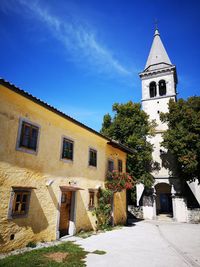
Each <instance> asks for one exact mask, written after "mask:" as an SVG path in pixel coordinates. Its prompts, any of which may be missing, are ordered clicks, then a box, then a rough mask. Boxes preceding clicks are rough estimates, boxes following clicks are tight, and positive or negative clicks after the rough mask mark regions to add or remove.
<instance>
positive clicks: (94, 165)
mask: <svg viewBox="0 0 200 267" xmlns="http://www.w3.org/2000/svg"><path fill="white" fill-rule="evenodd" d="M90 152H95V154H96V158H95V164H93V163H92V162H91V158H90V155H91V154H90ZM88 166H89V167H92V168H97V150H96V149H95V148H92V147H89V156H88Z"/></svg>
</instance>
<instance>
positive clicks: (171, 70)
mask: <svg viewBox="0 0 200 267" xmlns="http://www.w3.org/2000/svg"><path fill="white" fill-rule="evenodd" d="M139 75H140V78H141V81H142V108H143V110H144V111H145V112H146V113H147V114H148V115H149V120H155V121H156V123H157V127H156V135H155V137H153V138H151V143H152V144H153V146H154V152H153V160H154V161H156V162H158V163H160V170H159V171H155V172H154V173H152V174H153V176H154V178H155V179H156V178H157V179H164V178H165V179H168V178H169V170H168V169H167V168H166V167H164V166H163V164H162V160H161V158H160V154H161V153H162V149H163V148H161V147H160V142H162V133H163V131H165V130H166V129H167V125H166V124H165V123H162V122H161V121H160V113H161V112H164V113H165V112H168V102H169V100H170V99H174V101H176V94H177V92H176V85H177V74H176V66H175V65H173V64H172V63H171V61H170V59H169V56H168V54H167V52H166V50H165V47H164V45H163V43H162V40H161V38H160V33H159V31H158V29H156V30H155V33H154V38H153V43H152V46H151V50H150V53H149V56H148V59H147V62H146V66H145V69H144V70H143V71H142V72H141V73H140V74H139Z"/></svg>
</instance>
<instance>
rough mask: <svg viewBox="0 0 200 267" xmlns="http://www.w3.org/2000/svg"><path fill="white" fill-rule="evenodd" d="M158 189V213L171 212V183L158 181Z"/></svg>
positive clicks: (156, 188) (156, 187)
mask: <svg viewBox="0 0 200 267" xmlns="http://www.w3.org/2000/svg"><path fill="white" fill-rule="evenodd" d="M155 190H156V192H155V193H156V213H157V215H159V214H171V215H172V213H173V210H172V196H171V185H169V184H167V183H158V184H156V186H155Z"/></svg>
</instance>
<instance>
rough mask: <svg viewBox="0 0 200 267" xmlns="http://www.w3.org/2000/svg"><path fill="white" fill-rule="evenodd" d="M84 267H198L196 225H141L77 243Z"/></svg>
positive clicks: (199, 247) (199, 245)
mask: <svg viewBox="0 0 200 267" xmlns="http://www.w3.org/2000/svg"><path fill="white" fill-rule="evenodd" d="M76 243H78V244H80V245H81V246H82V247H84V248H85V249H86V250H87V251H89V252H92V251H94V250H97V249H98V250H104V251H106V252H107V253H106V254H105V255H96V254H91V253H90V254H88V256H87V266H88V267H106V266H109V267H112V266H113V267H124V266H128V267H140V266H141V267H146V266H148V267H165V266H166V267H185V266H193V267H200V224H198V225H197V224H180V223H174V222H163V221H162V222H160V221H141V222H138V223H135V225H133V226H131V227H123V228H122V229H119V230H113V231H110V232H106V233H102V234H98V235H94V236H91V237H89V238H86V239H83V240H79V241H77V242H76Z"/></svg>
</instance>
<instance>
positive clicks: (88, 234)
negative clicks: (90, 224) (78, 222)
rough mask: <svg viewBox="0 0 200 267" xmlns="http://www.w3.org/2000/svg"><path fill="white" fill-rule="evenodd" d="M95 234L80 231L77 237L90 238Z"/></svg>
mask: <svg viewBox="0 0 200 267" xmlns="http://www.w3.org/2000/svg"><path fill="white" fill-rule="evenodd" d="M94 234H96V233H95V232H94V231H86V232H85V231H80V232H79V233H78V234H76V236H78V237H81V238H88V237H90V236H92V235H94Z"/></svg>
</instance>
